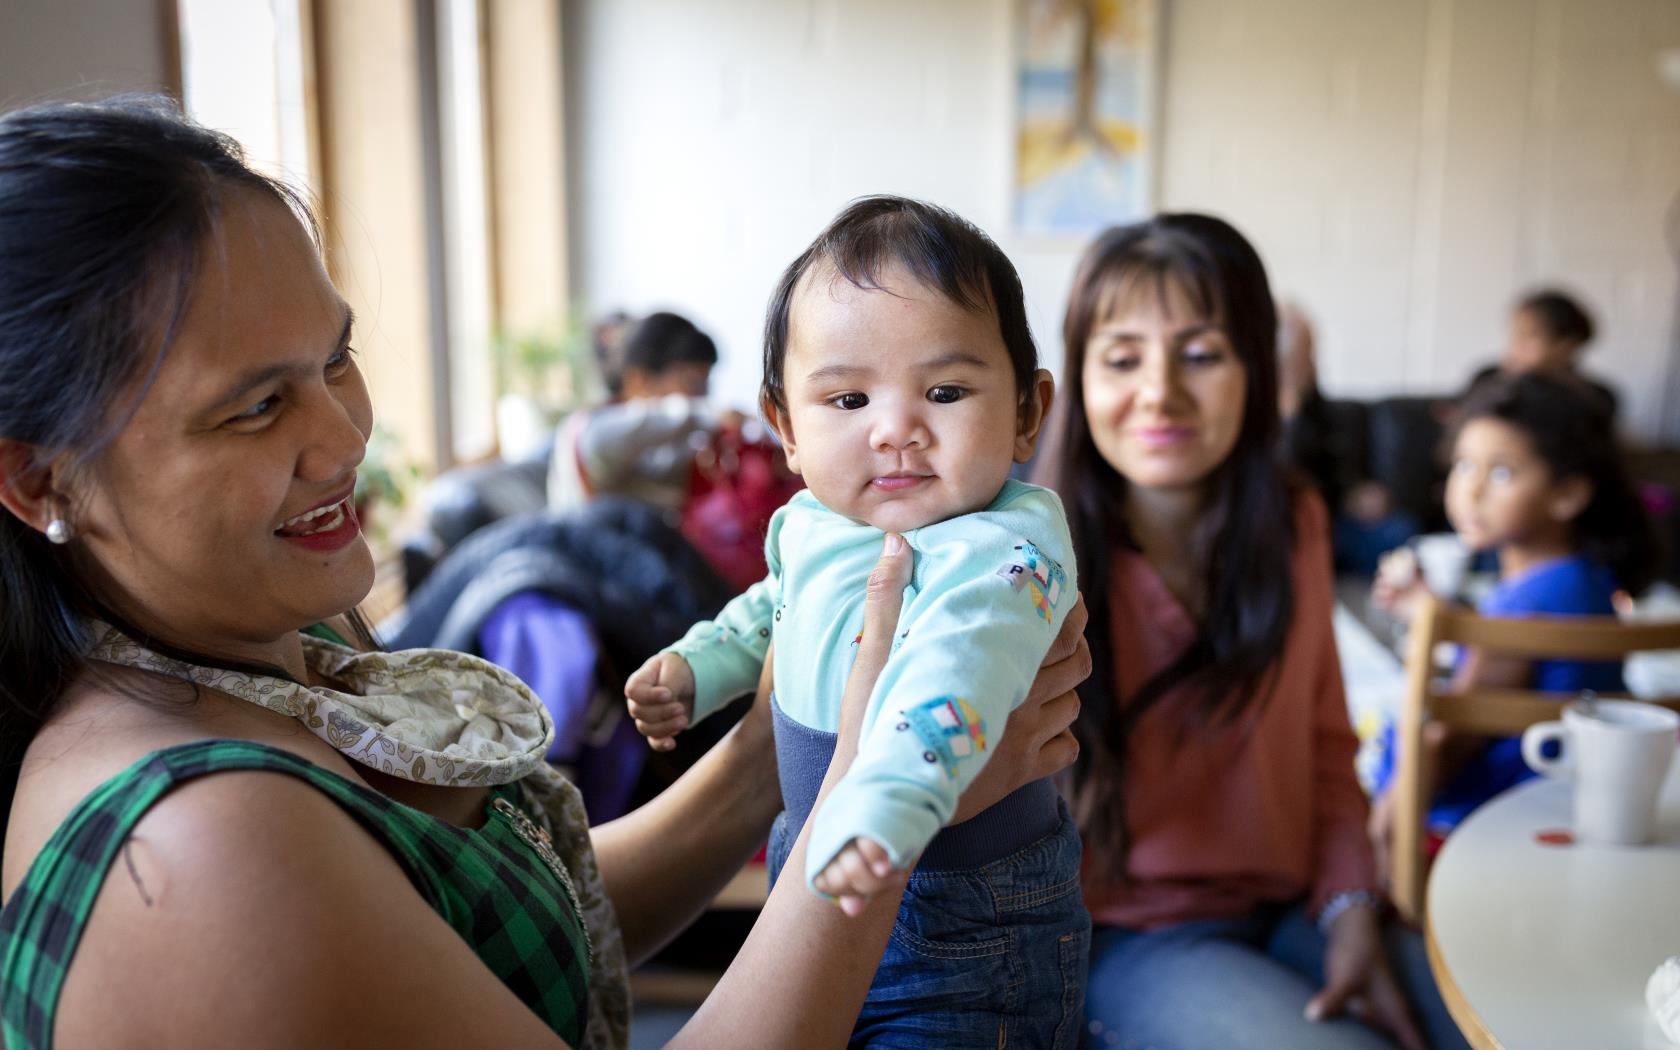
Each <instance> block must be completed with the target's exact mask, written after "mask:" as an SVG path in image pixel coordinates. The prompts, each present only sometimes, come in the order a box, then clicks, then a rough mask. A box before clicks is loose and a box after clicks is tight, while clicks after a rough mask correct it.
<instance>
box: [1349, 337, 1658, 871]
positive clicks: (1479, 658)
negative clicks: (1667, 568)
mask: <svg viewBox="0 0 1680 1050" xmlns="http://www.w3.org/2000/svg"><path fill="white" fill-rule="evenodd" d="M1446 503H1447V517H1448V519H1449V520H1451V522H1452V525H1453V529H1454V530H1455V531H1456V532H1457V533H1458V535H1459V538H1460V539H1462V540H1463V541H1464V543H1465V545H1466V546H1468V547H1469V548H1470V549H1471V550H1473V551H1477V552H1482V551H1494V552H1497V554H1498V562H1499V583H1498V585H1497V586H1496V587H1494V589H1493V590H1492V591H1491V592H1489V594H1488V595H1487V597H1486V598H1484V599H1483V600H1482V602H1481V604H1480V605H1479V607H1478V610H1479V611H1480V612H1481V613H1483V614H1484V615H1487V616H1613V615H1615V608H1614V606H1613V604H1612V601H1611V599H1612V597H1613V596H1614V595H1615V594H1616V592H1617V591H1618V590H1626V591H1628V592H1630V593H1632V594H1638V593H1640V592H1641V591H1643V590H1644V589H1645V588H1646V587H1647V586H1649V585H1650V583H1651V582H1652V579H1653V578H1654V576H1655V573H1656V563H1657V557H1656V540H1655V536H1654V534H1653V531H1652V527H1651V523H1650V519H1649V518H1648V517H1647V515H1646V513H1645V509H1644V507H1643V505H1642V504H1641V503H1640V500H1639V497H1638V494H1637V493H1636V492H1635V491H1634V488H1633V486H1632V484H1631V483H1630V482H1629V481H1628V478H1627V473H1626V471H1625V470H1624V469H1623V467H1622V464H1621V460H1620V458H1619V456H1618V454H1617V451H1616V445H1615V440H1614V437H1613V436H1612V434H1611V431H1610V426H1609V420H1608V418H1607V417H1606V416H1605V414H1604V413H1603V411H1602V406H1601V403H1600V401H1599V399H1598V395H1597V394H1596V393H1595V392H1594V391H1593V390H1592V389H1591V388H1589V387H1586V386H1584V385H1583V384H1582V383H1581V382H1580V381H1579V380H1578V379H1576V378H1574V377H1572V376H1569V375H1568V374H1560V373H1555V372H1549V371H1530V372H1523V373H1518V374H1517V375H1514V376H1508V377H1499V378H1494V379H1490V380H1488V381H1487V382H1484V383H1482V384H1481V385H1480V386H1479V387H1478V388H1477V389H1476V390H1475V391H1474V393H1472V394H1471V396H1470V398H1469V400H1467V401H1466V402H1465V403H1464V405H1463V407H1462V409H1461V412H1460V415H1459V417H1458V419H1457V421H1456V425H1455V431H1454V434H1453V455H1452V469H1451V471H1450V472H1449V474H1448V475H1447V497H1446ZM1423 587H1424V583H1423V582H1422V580H1421V579H1420V578H1418V577H1417V576H1416V574H1415V573H1411V572H1407V571H1406V562H1405V559H1403V558H1402V559H1394V560H1389V561H1386V563H1385V571H1384V572H1383V573H1382V574H1380V575H1379V576H1378V578H1377V581H1376V590H1375V599H1376V601H1377V602H1378V603H1379V604H1381V605H1385V606H1387V607H1388V608H1390V609H1392V610H1395V611H1397V612H1400V611H1403V610H1404V608H1405V606H1407V605H1408V604H1409V603H1410V600H1411V599H1412V598H1413V597H1414V596H1415V595H1416V594H1417V593H1418V592H1419V591H1420V590H1421V589H1422V588H1423ZM1453 684H1454V687H1455V688H1459V689H1467V688H1470V687H1471V686H1495V687H1498V686H1505V687H1509V688H1514V689H1537V690H1540V691H1542V692H1548V693H1558V694H1559V699H1560V700H1563V699H1569V698H1571V697H1573V696H1574V695H1576V694H1579V693H1580V692H1581V691H1582V690H1584V689H1591V690H1594V691H1597V692H1602V693H1618V692H1623V691H1625V690H1626V688H1627V687H1626V685H1625V684H1624V683H1623V681H1622V665H1621V663H1620V662H1619V661H1617V662H1611V663H1605V662H1594V661H1583V660H1541V661H1531V660H1519V659H1511V658H1494V657H1487V656H1484V655H1483V654H1481V653H1479V652H1477V651H1475V650H1470V651H1468V652H1466V653H1464V654H1463V656H1462V658H1461V659H1460V660H1459V664H1458V668H1457V670H1456V671H1455V672H1454V673H1453ZM1430 746H1432V747H1434V748H1436V749H1437V757H1435V758H1434V759H1433V760H1432V761H1431V762H1429V763H1426V764H1425V768H1433V769H1434V770H1436V771H1437V775H1438V776H1439V777H1440V782H1439V783H1438V784H1436V785H1434V787H1436V788H1438V790H1436V791H1435V792H1434V795H1433V802H1432V804H1431V806H1430V809H1429V816H1428V824H1427V830H1428V832H1429V833H1431V834H1432V835H1435V836H1441V835H1445V834H1446V833H1447V832H1449V831H1451V830H1452V828H1454V827H1455V826H1457V824H1458V822H1459V821H1461V820H1463V819H1464V817H1465V816H1467V815H1468V814H1469V813H1470V811H1471V810H1473V809H1475V808H1476V807H1477V806H1479V805H1481V804H1482V803H1483V802H1486V801H1487V800H1488V799H1490V798H1492V797H1493V796H1494V795H1497V794H1499V793H1500V792H1501V791H1504V790H1505V789H1507V788H1509V787H1512V786H1513V785H1515V784H1518V783H1521V782H1522V781H1524V780H1527V779H1528V778H1529V777H1532V776H1534V773H1533V772H1532V771H1531V770H1530V769H1529V768H1528V766H1527V765H1526V764H1525V763H1524V762H1523V759H1522V749H1521V745H1520V741H1519V740H1518V738H1516V737H1509V738H1504V739H1499V740H1493V741H1489V740H1487V739H1486V738H1484V737H1476V738H1471V739H1456V740H1454V739H1448V740H1437V741H1431V742H1430ZM1385 755H1386V761H1385V762H1384V763H1383V765H1382V766H1381V767H1380V768H1379V770H1378V772H1377V777H1376V785H1377V801H1376V804H1375V806H1373V808H1372V812H1371V824H1370V831H1371V839H1372V843H1373V845H1374V846H1375V847H1376V849H1377V853H1378V855H1379V856H1380V857H1386V855H1387V851H1388V847H1389V843H1390V841H1391V840H1392V837H1393V831H1394V826H1393V822H1394V796H1393V791H1392V790H1390V789H1391V787H1392V783H1391V782H1392V778H1393V775H1394V771H1395V767H1396V763H1395V761H1394V731H1393V727H1392V726H1390V727H1389V730H1388V747H1387V748H1385Z"/></svg>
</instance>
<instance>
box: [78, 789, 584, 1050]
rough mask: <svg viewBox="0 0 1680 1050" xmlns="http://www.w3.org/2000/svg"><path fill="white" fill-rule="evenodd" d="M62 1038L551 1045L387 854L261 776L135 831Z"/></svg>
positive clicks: (310, 795)
mask: <svg viewBox="0 0 1680 1050" xmlns="http://www.w3.org/2000/svg"><path fill="white" fill-rule="evenodd" d="M461 1002H471V1003H474V1009H473V1010H471V1011H462V1010H458V1009H452V1008H450V1007H449V1005H448V1004H450V1003H456V1004H459V1003H461ZM481 1004H482V1006H484V1007H485V1009H484V1010H483V1012H482V1013H480V1012H479V1009H480V1005H481ZM451 1015H455V1016H451ZM480 1021H482V1024H480ZM533 1026H534V1027H533ZM55 1031H56V1034H57V1037H58V1038H57V1041H58V1043H59V1045H61V1046H67V1047H74V1046H101V1047H117V1046H125V1045H132V1046H153V1045H168V1046H198V1045H204V1046H211V1045H227V1043H228V1042H230V1041H231V1042H237V1043H238V1044H239V1045H241V1046H249V1047H267V1046H275V1047H279V1046H336V1045H345V1046H349V1045H396V1044H401V1045H408V1046H432V1045H437V1046H443V1045H446V1043H447V1045H457V1046H458V1045H538V1046H541V1045H555V1044H554V1042H553V1037H552V1035H551V1034H549V1033H547V1030H546V1029H545V1028H543V1026H542V1025H541V1024H540V1022H538V1021H537V1019H536V1018H535V1016H534V1015H532V1014H531V1013H530V1011H529V1010H527V1009H526V1008H524V1007H523V1005H522V1004H520V1003H519V1002H518V1000H517V999H515V998H514V997H513V996H512V994H511V993H509V992H508V991H507V989H506V988H505V987H504V986H503V985H501V983H500V982H499V981H497V980H496V979H495V977H494V976H493V975H492V974H491V973H490V972H489V971H488V970H487V969H486V968H485V967H484V966H483V964H482V963H480V962H479V960H478V959H477V957H476V956H474V955H473V954H472V952H471V950H470V949H469V948H468V947H467V946H466V945H465V943H464V942H463V941H462V940H461V939H460V937H459V936H457V935H456V934H455V932H454V931H453V930H452V929H450V928H449V927H448V926H447V925H446V924H445V923H444V922H443V921H442V920H441V919H440V918H439V917H438V916H437V915H436V913H434V912H433V911H432V910H431V909H430V907H428V906H427V904H426V903H425V901H424V899H423V898H422V897H421V895H420V894H419V893H418V892H416V891H415V889H414V887H413V885H412V884H411V883H410V882H409V880H408V877H407V875H406V874H405V873H404V871H403V870H402V868H401V867H400V866H399V865H398V864H397V862H396V861H395V860H394V859H393V857H392V855H391V854H390V853H389V852H388V851H387V850H386V848H385V847H384V845H383V844H381V843H380V842H379V841H378V840H377V839H375V838H374V837H373V836H371V835H370V834H369V833H368V832H367V831H366V830H365V829H364V828H363V827H362V826H361V825H360V824H358V823H357V822H356V820H355V818H353V817H352V816H351V815H350V814H349V813H347V812H346V811H344V810H343V809H341V808H340V807H339V805H338V804H337V803H336V802H334V801H333V800H332V799H331V798H329V797H328V796H327V795H325V794H323V793H321V792H320V791H318V790H316V789H315V788H313V787H312V786H310V785H309V784H308V783H306V782H305V781H302V780H299V779H297V778H295V777H291V776H288V775H285V774H279V773H272V772H260V771H250V772H229V773H221V774H217V775H215V776H210V777H204V778H202V779H198V780H194V781H192V782H190V783H188V784H186V785H183V786H182V787H181V788H179V789H177V790H176V791H174V792H171V793H170V794H169V795H167V796H165V797H164V798H163V799H161V800H160V801H159V802H158V803H157V804H156V805H155V806H154V807H153V808H152V809H151V810H149V811H148V812H147V814H146V815H145V816H144V817H143V818H142V819H141V820H140V822H139V823H138V825H136V827H135V828H134V831H133V832H132V834H131V835H130V836H129V837H128V839H127V841H126V842H125V845H124V847H123V849H122V850H121V851H120V852H119V854H118V857H117V859H116V861H115V862H114V863H113V864H112V866H111V868H110V870H109V872H108V873H107V875H106V879H105V882H104V885H103V887H102V888H101V890H100V893H99V896H98V898H97V900H96V902H95V904H94V907H93V911H92V912H91V914H90V915H89V916H88V921H87V924H86V927H85V931H84V935H83V939H82V941H81V943H80V945H79V947H78V948H77V950H76V953H75V955H74V958H73V962H72V965H71V967H70V971H69V975H68V978H67V980H66V983H65V987H64V994H63V998H62V1000H61V1001H60V1004H59V1009H58V1011H57V1024H56V1026H55ZM487 1034H488V1035H490V1036H491V1037H492V1041H491V1042H489V1043H485V1042H484V1040H483V1039H482V1038H481V1037H482V1036H484V1035H487ZM545 1036H546V1039H547V1041H546V1042H545V1041H543V1040H544V1037H545Z"/></svg>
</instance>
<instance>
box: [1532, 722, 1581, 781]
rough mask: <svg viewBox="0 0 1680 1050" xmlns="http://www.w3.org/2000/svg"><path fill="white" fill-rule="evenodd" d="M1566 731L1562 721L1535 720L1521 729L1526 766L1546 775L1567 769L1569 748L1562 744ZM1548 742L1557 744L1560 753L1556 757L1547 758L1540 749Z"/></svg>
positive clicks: (1562, 772)
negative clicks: (1535, 721)
mask: <svg viewBox="0 0 1680 1050" xmlns="http://www.w3.org/2000/svg"><path fill="white" fill-rule="evenodd" d="M1566 735H1567V734H1566V732H1565V730H1564V727H1563V723H1562V722H1537V723H1535V724H1534V725H1531V726H1529V727H1528V728H1527V729H1525V730H1523V735H1522V757H1523V761H1524V762H1527V763H1528V768H1530V769H1532V770H1534V771H1535V772H1536V773H1541V774H1544V775H1545V776H1548V777H1555V776H1559V775H1561V774H1564V773H1567V772H1568V771H1569V765H1570V762H1569V758H1570V755H1569V749H1568V748H1567V747H1565V746H1563V742H1564V738H1565V736H1566ZM1549 742H1556V743H1557V744H1558V745H1559V750H1560V754H1559V756H1558V757H1557V758H1547V757H1546V756H1545V754H1544V753H1543V752H1542V751H1541V749H1542V748H1544V747H1545V746H1546V744H1547V743H1549Z"/></svg>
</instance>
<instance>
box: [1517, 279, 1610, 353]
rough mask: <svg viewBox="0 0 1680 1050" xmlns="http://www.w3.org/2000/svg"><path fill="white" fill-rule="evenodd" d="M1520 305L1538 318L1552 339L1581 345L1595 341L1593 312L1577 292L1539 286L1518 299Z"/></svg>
mask: <svg viewBox="0 0 1680 1050" xmlns="http://www.w3.org/2000/svg"><path fill="white" fill-rule="evenodd" d="M1517 309H1518V310H1522V311H1525V312H1527V313H1531V314H1533V315H1534V316H1535V317H1536V318H1538V319H1539V321H1540V324H1541V326H1542V327H1544V328H1545V329H1546V334H1547V335H1548V336H1550V337H1551V338H1552V339H1555V340H1558V341H1559V342H1570V343H1574V344H1575V345H1577V346H1585V345H1586V344H1588V343H1590V342H1592V338H1593V332H1594V328H1593V320H1592V315H1591V314H1589V313H1587V309H1586V307H1584V306H1582V305H1581V304H1580V303H1579V302H1578V301H1576V299H1575V298H1574V296H1571V295H1568V294H1566V293H1564V292H1561V291H1559V290H1557V289H1556V288H1539V289H1536V290H1535V291H1532V292H1529V293H1528V294H1527V295H1525V296H1523V297H1522V299H1521V300H1520V301H1519V302H1518V303H1517Z"/></svg>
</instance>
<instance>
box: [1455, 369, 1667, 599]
mask: <svg viewBox="0 0 1680 1050" xmlns="http://www.w3.org/2000/svg"><path fill="white" fill-rule="evenodd" d="M1478 419H1492V420H1497V421H1499V422H1501V423H1504V424H1506V425H1508V426H1511V427H1515V428H1516V429H1517V430H1519V431H1521V432H1522V433H1523V435H1524V436H1525V437H1526V438H1527V439H1528V442H1529V444H1530V445H1531V446H1532V447H1533V448H1534V452H1535V454H1536V455H1537V456H1539V457H1540V458H1541V459H1543V460H1545V462H1546V465H1547V467H1548V468H1550V470H1551V472H1552V476H1553V477H1554V478H1557V479H1559V480H1562V479H1564V478H1572V477H1580V478H1585V479H1587V480H1588V481H1590V482H1591V483H1592V490H1593V494H1592V500H1591V501H1590V502H1589V503H1588V504H1587V506H1586V509H1584V510H1582V511H1581V513H1580V515H1579V516H1577V517H1576V518H1575V522H1574V526H1575V542H1576V543H1577V544H1578V545H1579V546H1580V549H1581V552H1582V553H1583V554H1585V555H1586V556H1587V557H1588V558H1590V559H1592V560H1593V561H1596V562H1598V563H1599V564H1601V565H1604V566H1605V567H1607V568H1608V569H1609V570H1610V571H1611V572H1612V573H1613V574H1614V575H1615V577H1616V582H1617V584H1619V585H1620V586H1621V587H1623V588H1624V589H1626V590H1627V591H1628V592H1630V593H1632V594H1639V593H1640V592H1642V591H1644V590H1645V588H1646V587H1649V586H1650V585H1651V583H1652V581H1653V580H1654V579H1655V578H1656V573H1657V568H1658V561H1659V551H1658V547H1657V539H1656V532H1655V530H1654V529H1653V528H1652V525H1651V519H1650V516H1649V515H1648V514H1647V513H1646V512H1645V506H1644V504H1643V503H1642V502H1641V501H1640V499H1639V493H1638V492H1637V491H1636V490H1635V489H1634V486H1633V482H1632V481H1631V480H1630V479H1629V478H1628V474H1627V468H1626V467H1625V466H1624V465H1623V463H1622V457H1621V454H1620V453H1619V452H1618V451H1617V448H1616V438H1615V432H1614V429H1613V427H1612V424H1611V417H1610V415H1609V414H1608V413H1606V412H1605V411H1604V409H1603V408H1602V407H1601V406H1600V405H1599V403H1598V402H1597V401H1595V400H1594V399H1593V397H1592V393H1591V391H1590V390H1589V389H1588V388H1587V387H1586V386H1585V385H1584V384H1583V383H1582V382H1581V381H1579V380H1577V379H1575V378H1573V377H1571V376H1565V375H1551V374H1546V373H1540V372H1525V373H1523V374H1521V375H1515V376H1507V377H1502V378H1500V379H1497V380H1494V381H1492V382H1489V383H1487V384H1485V385H1483V386H1482V387H1479V388H1478V389H1477V390H1476V392H1475V393H1473V394H1472V395H1471V396H1470V397H1469V398H1468V399H1466V401H1465V402H1464V404H1463V405H1462V406H1461V407H1460V408H1459V411H1458V414H1457V416H1456V418H1455V419H1454V423H1453V426H1452V429H1451V433H1450V438H1451V440H1452V441H1454V442H1456V441H1457V440H1458V435H1459V433H1461V432H1462V431H1463V430H1464V428H1465V426H1467V425H1468V424H1470V423H1472V422H1474V421H1475V420H1478Z"/></svg>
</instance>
